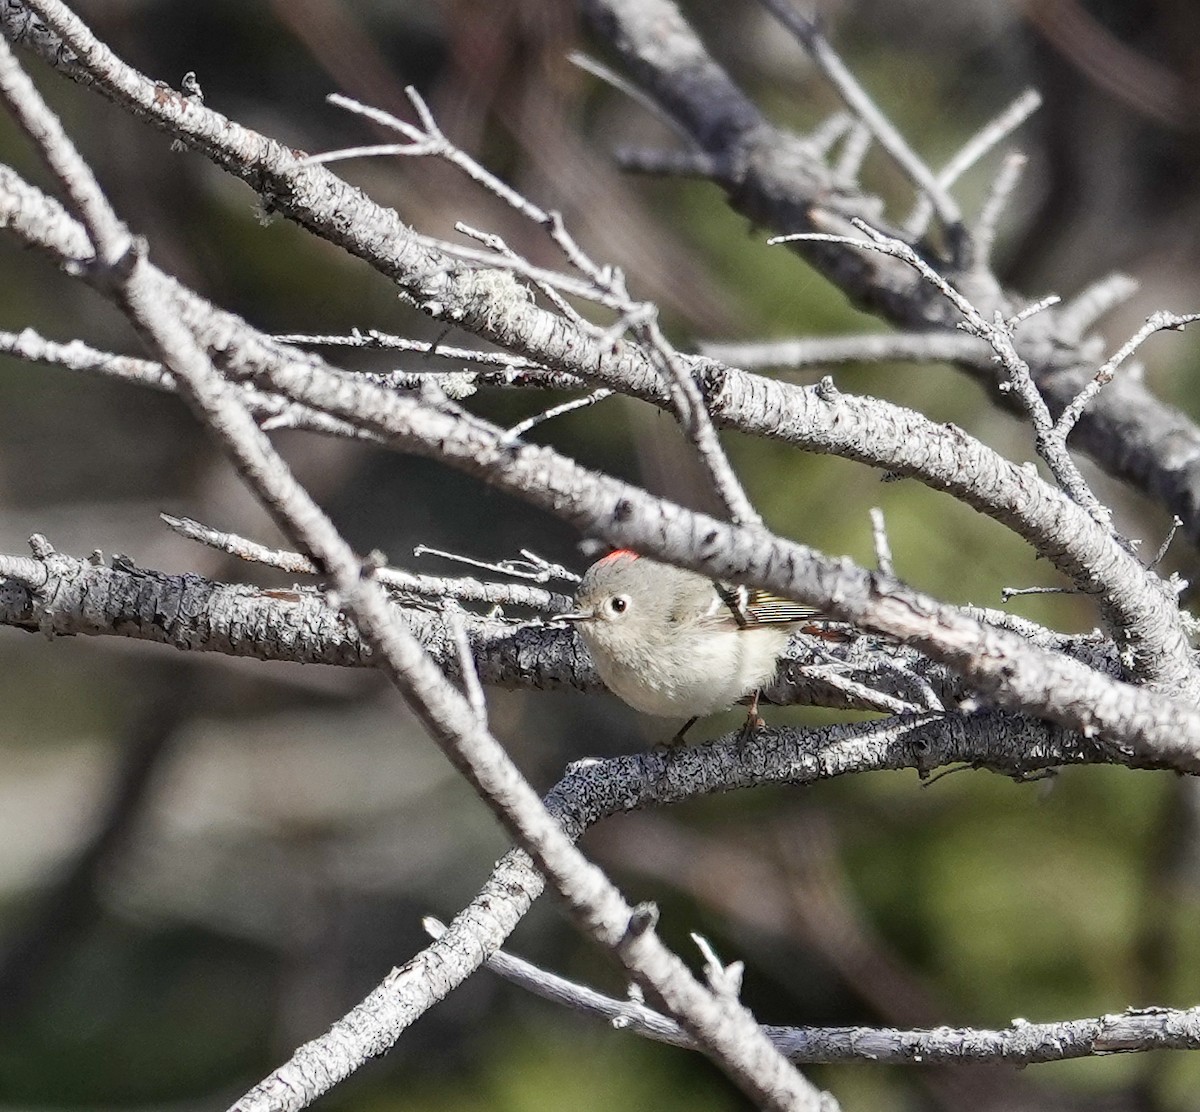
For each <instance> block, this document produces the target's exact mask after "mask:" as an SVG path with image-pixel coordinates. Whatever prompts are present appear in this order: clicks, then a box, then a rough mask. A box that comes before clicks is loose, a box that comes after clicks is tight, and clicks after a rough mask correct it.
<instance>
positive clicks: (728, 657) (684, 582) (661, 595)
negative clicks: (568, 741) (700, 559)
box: [559, 548, 817, 736]
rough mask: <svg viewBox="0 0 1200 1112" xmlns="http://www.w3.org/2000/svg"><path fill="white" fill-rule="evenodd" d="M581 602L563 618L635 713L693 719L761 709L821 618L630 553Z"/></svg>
mask: <svg viewBox="0 0 1200 1112" xmlns="http://www.w3.org/2000/svg"><path fill="white" fill-rule="evenodd" d="M575 603H576V609H575V610H574V611H573V612H572V613H570V614H561V615H559V617H560V618H563V619H565V620H567V621H571V622H574V623H575V624H576V626H577V628H578V629H579V633H580V636H581V637H582V638H583V641H584V644H585V645H587V648H588V652H589V653H590V654H591V657H592V660H593V662H594V663H595V665H596V671H597V672H599V673H600V678H601V679H602V680H603V681H604V683H605V685H606V686H607V687H608V688H609V690H610V691H612V692H613V694H615V695H618V696H620V698H622V699H623V700H624V701H625V702H626V703H628V704H629V705H630V706H631V707H633V708H634V710H640V711H642V712H643V713H645V714H656V715H659V716H661V717H664V718H687V719H691V720H695V719H696V718H701V717H704V716H705V715H709V714H714V713H715V712H717V711H719V710H724V709H725V708H726V707H730V706H732V705H733V704H734V703H736V702H737V701H738V700H739V699H741V698H744V697H745V696H747V695H751V694H753V695H754V697H755V703H757V695H758V691H759V689H760V688H762V687H763V686H764V685H765V684H767V683H768V682H769V681H770V680H771V678H772V677H773V676H774V675H775V667H776V664H777V662H778V660H779V655H780V653H782V652H783V650H784V648H785V647H786V645H787V643H788V638H789V637H790V636H791V633H792V631H793V630H794V629H796V628H797V627H798V626H799V625H800V624H802V623H804V622H806V621H809V620H811V619H812V618H814V617H815V616H816V613H817V612H816V611H815V610H812V609H810V608H809V607H807V606H801V605H800V604H799V603H795V602H791V601H789V600H788V599H783V598H779V597H777V596H775V595H771V594H768V593H766V592H764V591H758V590H755V589H753V588H749V587H732V586H731V587H724V586H719V585H717V584H715V583H714V582H713V581H712V580H711V579H707V578H705V577H704V576H703V575H697V574H696V573H695V572H693V571H684V570H683V569H682V568H676V567H672V566H671V565H670V564H660V563H659V562H658V561H657V560H651V559H649V558H648V557H646V556H639V555H638V554H637V553H636V552H632V551H630V550H629V549H627V548H623V549H619V550H618V551H616V552H613V553H610V554H609V555H608V556H605V557H604V558H603V559H601V560H598V561H597V562H596V563H594V564H593V565H592V566H591V567H590V568H588V570H587V573H586V574H585V575H584V577H583V581H582V582H581V583H580V585H579V590H578V592H577V593H576V595H575ZM751 716H752V719H753V718H756V717H757V715H756V708H752V710H751ZM690 724H691V722H689V723H688V725H690ZM684 729H687V727H686V726H685V727H684ZM682 733H683V731H682V730H681V731H680V734H679V735H677V736H681V735H682Z"/></svg>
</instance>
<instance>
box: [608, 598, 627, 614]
mask: <svg viewBox="0 0 1200 1112" xmlns="http://www.w3.org/2000/svg"><path fill="white" fill-rule="evenodd" d="M608 608H609V610H611V611H612V612H613V613H614V614H624V613H625V611H626V610H628V609H629V599H627V598H626V597H625V596H624V595H613V597H612V598H610V599H609V600H608Z"/></svg>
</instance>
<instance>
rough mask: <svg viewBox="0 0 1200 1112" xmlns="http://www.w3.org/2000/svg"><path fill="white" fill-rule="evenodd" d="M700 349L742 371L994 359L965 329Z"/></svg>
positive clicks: (716, 345) (707, 344)
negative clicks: (965, 333) (834, 365)
mask: <svg viewBox="0 0 1200 1112" xmlns="http://www.w3.org/2000/svg"><path fill="white" fill-rule="evenodd" d="M700 350H701V351H702V352H703V353H704V354H705V355H707V356H709V357H710V358H712V359H719V360H721V361H722V362H723V363H729V364H731V365H732V366H735V367H741V368H742V369H743V370H761V369H763V368H766V367H796V368H801V367H811V366H820V365H825V364H838V363H974V364H981V363H985V362H988V361H990V358H991V349H990V347H989V346H988V344H987V343H986V341H984V340H981V339H979V338H978V337H976V336H964V335H963V334H962V333H961V332H869V333H866V334H864V335H860V336H805V337H803V338H797V339H794V340H767V341H764V342H762V343H746V344H741V343H714V342H708V341H705V342H702V343H701V344H700Z"/></svg>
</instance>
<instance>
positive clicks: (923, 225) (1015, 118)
mask: <svg viewBox="0 0 1200 1112" xmlns="http://www.w3.org/2000/svg"><path fill="white" fill-rule="evenodd" d="M1041 104H1042V98H1041V96H1040V94H1039V93H1038V92H1037V91H1036V90H1034V89H1026V90H1025V92H1023V93H1022V94H1021V95H1020V96H1019V97H1017V99H1016V100H1014V101H1013V102H1012V104H1010V105H1009V106H1008V107H1007V108H1006V109H1005V110H1004V111H1003V112H1001V113H1000V114H999V115H998V116H996V117H995V118H994V119H992V120H990V121H989V122H988V123H986V124H985V125H984V126H983V127H982V128H980V129H979V131H977V132H976V133H975V134H974V135H973V136H972V137H971V138H970V139H969V140H968V141H967V142H966V143H965V144H964V145H963V146H962V147H961V148H960V149H959V151H958V153H957V154H955V155H954V157H953V158H951V159H950V161H949V162H947V163H946V165H945V166H943V167H942V168H941V169H940V170H939V171H938V174H937V180H938V184H939V185H940V186H941V187H942V188H943V189H947V190H948V189H949V188H950V187H951V186H952V185H953V184H954V183H955V182H956V181H958V179H959V178H960V177H962V175H963V174H965V173H966V172H967V171H968V170H969V169H970V168H971V167H972V166H974V165H975V163H976V162H978V161H979V160H980V159H981V158H982V157H983V156H984V155H985V154H987V153H988V151H990V150H991V149H992V148H993V147H995V146H997V145H998V144H999V143H1001V142H1002V141H1003V140H1004V139H1006V138H1007V137H1008V136H1009V135H1011V134H1012V133H1013V132H1014V131H1016V129H1017V128H1018V127H1020V126H1021V124H1023V123H1024V122H1025V121H1026V120H1027V119H1029V117H1030V116H1031V115H1033V113H1034V112H1036V111H1037V110H1038V108H1040V107H1041ZM932 214H933V204H932V202H931V201H930V199H929V195H928V194H926V193H922V194H921V195H920V196H919V197H918V198H917V202H916V204H915V205H914V206H913V211H912V215H911V216H909V218H908V219H907V220H906V221H905V222H904V225H903V228H904V234H905V236H906V237H907V238H909V239H918V238H919V237H921V236H922V235H924V234H925V231H926V229H927V228H928V226H929V218H930V216H931V215H932Z"/></svg>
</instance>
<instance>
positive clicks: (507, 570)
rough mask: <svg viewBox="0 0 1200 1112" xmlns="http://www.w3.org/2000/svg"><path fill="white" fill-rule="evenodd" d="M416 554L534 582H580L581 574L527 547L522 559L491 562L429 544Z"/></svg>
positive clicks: (522, 550)
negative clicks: (559, 580) (546, 558)
mask: <svg viewBox="0 0 1200 1112" xmlns="http://www.w3.org/2000/svg"><path fill="white" fill-rule="evenodd" d="M413 555H414V556H440V557H441V558H442V559H443V560H453V561H454V562H455V563H458V564H466V565H468V566H469V567H473V568H482V569H483V570H484V571H495V572H499V573H500V574H501V575H512V576H515V577H516V578H518V579H530V580H532V581H533V582H534V583H549V582H550V581H551V580H553V579H562V580H565V581H566V582H568V583H578V582H579V578H580V577H579V576H578V575H576V574H575V572H573V571H570V570H569V569H567V568H564V567H563V566H562V565H561V564H555V563H553V562H551V561H550V560H545V559H543V558H542V557H541V556H538V555H535V554H534V553H532V552H530V551H529V550H528V549H527V548H523V549H521V559H520V560H500V561H498V562H496V563H489V562H487V561H486V560H475V559H472V558H471V557H470V556H460V555H459V554H458V553H457V552H446V551H445V550H443V549H440V548H430V547H429V545H426V544H419V545H417V547H416V548H414V549H413Z"/></svg>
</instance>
